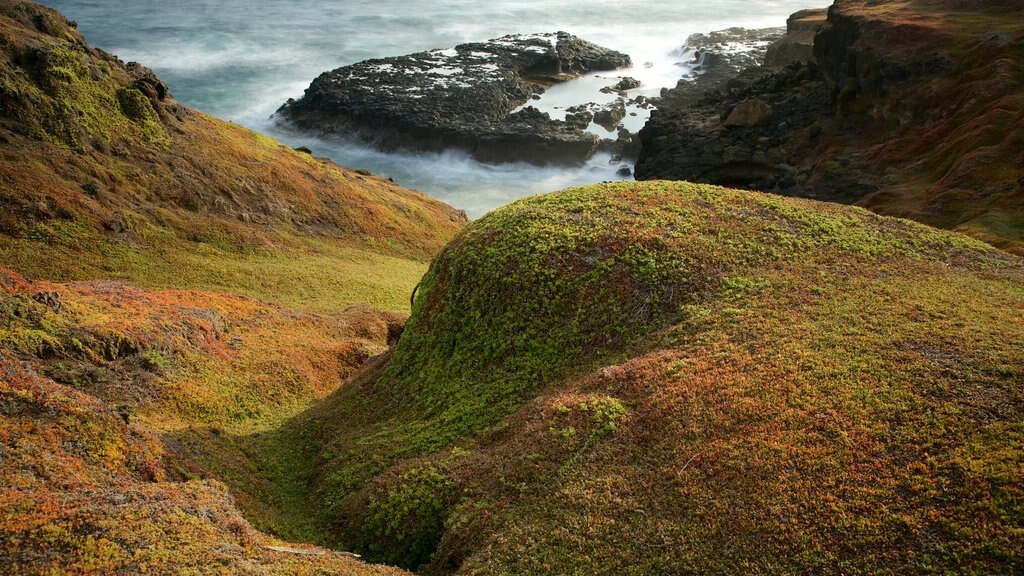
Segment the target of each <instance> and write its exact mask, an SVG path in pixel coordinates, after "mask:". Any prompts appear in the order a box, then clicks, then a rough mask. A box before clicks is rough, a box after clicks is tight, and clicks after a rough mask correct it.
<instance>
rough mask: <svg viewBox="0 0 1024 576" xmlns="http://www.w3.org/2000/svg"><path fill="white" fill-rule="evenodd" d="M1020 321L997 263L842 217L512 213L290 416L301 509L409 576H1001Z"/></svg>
mask: <svg viewBox="0 0 1024 576" xmlns="http://www.w3.org/2000/svg"><path fill="white" fill-rule="evenodd" d="M1022 309H1024V264H1022V262H1021V260H1020V259H1018V258H1016V257H1014V256H1010V255H1007V254H1005V253H1003V252H1000V251H997V250H995V249H993V248H991V247H989V246H987V245H985V244H982V243H980V242H978V241H975V240H972V239H970V238H967V237H965V236H961V235H958V234H954V233H950V232H942V231H937V230H934V229H931V228H928V227H925V226H922V225H919V224H914V223H911V222H908V221H904V220H897V219H892V218H886V217H880V216H877V215H874V214H871V213H869V212H867V211H865V210H862V209H858V208H850V207H841V206H835V205H829V204H822V203H817V202H812V201H799V200H792V199H784V198H780V197H774V196H770V195H763V194H757V193H745V192H737V191H730V190H727V189H722V188H717V187H711V186H698V185H691V184H686V183H664V182H653V183H621V184H614V185H601V186H593V187H586V188H579V189H572V190H567V191H563V192H558V193H555V194H550V195H544V196H538V197H534V198H530V199H526V200H522V201H519V202H516V203H514V204H512V205H510V206H508V207H506V208H503V209H500V210H498V211H496V212H494V213H492V214H490V215H488V216H486V217H484V218H482V219H481V220H479V221H478V222H475V223H474V224H473V225H472V226H470V227H469V228H468V229H467V230H465V231H464V232H463V233H461V234H460V235H459V236H457V237H456V239H455V240H454V241H453V242H452V243H451V244H450V245H449V246H448V247H447V248H446V249H445V250H444V251H443V252H442V253H441V254H440V255H439V256H438V257H437V258H436V259H435V261H434V263H433V265H432V266H431V268H430V271H429V272H428V274H427V276H426V277H425V278H424V280H423V282H422V284H421V286H420V289H419V292H418V296H417V299H416V303H415V307H414V312H413V316H412V318H411V319H410V321H409V323H408V325H407V327H406V330H405V332H404V333H403V335H402V338H401V340H400V342H399V345H398V347H397V348H396V350H395V351H394V353H393V355H392V356H390V358H389V359H385V358H382V359H380V360H378V361H375V362H374V363H372V365H371V366H370V367H369V368H368V369H367V370H366V371H365V372H364V373H363V374H362V375H360V376H357V377H356V380H355V381H354V382H353V385H350V386H348V387H345V388H343V389H341V390H340V391H338V392H337V393H335V394H334V395H333V396H332V397H331V398H329V399H328V401H326V402H325V403H323V404H321V405H319V406H317V407H315V408H313V409H312V410H311V411H310V412H308V413H307V414H306V415H304V417H303V418H304V426H305V432H306V434H308V435H309V438H311V439H312V438H320V439H322V438H328V437H329V438H332V439H333V441H332V443H329V444H327V445H326V446H325V447H324V448H323V449H322V451H321V456H320V463H319V472H318V476H317V478H316V479H315V480H316V488H317V494H318V496H319V498H320V500H321V502H323V508H324V510H325V511H326V512H327V514H328V515H329V517H328V521H333V530H334V538H335V540H334V542H336V543H338V544H341V545H344V546H352V547H355V548H356V549H358V550H360V551H362V552H365V553H367V554H368V555H369V556H370V557H371V558H374V559H383V560H387V561H390V562H397V563H400V564H401V565H404V566H408V567H417V566H419V567H423V568H426V569H427V570H428V571H431V572H434V571H436V572H452V571H457V572H460V573H469V574H473V573H488V574H491V573H502V574H535V573H564V574H594V573H606V574H651V573H685V572H701V573H703V572H716V573H734V572H738V571H752V572H787V573H788V572H814V573H818V572H829V573H831V572H835V573H839V572H842V573H904V572H908V571H909V572H942V571H946V570H958V571H964V572H974V573H989V572H993V571H1012V569H1013V567H1019V566H1020V563H1021V562H1022V561H1024V559H1022V557H1021V554H1020V550H1021V549H1022V548H1021V544H1022V540H1021V532H1020V526H1021V522H1022V519H1024V510H1022V509H1021V508H1020V504H1019V503H1020V502H1021V501H1022V496H1024V494H1022V492H1021V485H1020V482H1019V478H1020V473H1019V471H1020V466H1021V465H1022V462H1024V453H1022V452H1021V450H1020V449H1019V446H1020V441H1021V439H1022V437H1024V421H1022V408H1024V389H1022V388H1021V385H1020V376H1021V374H1022V373H1024V351H1022V350H1021V348H1020V346H1018V345H1017V343H1018V342H1019V341H1020V338H1021V337H1022V336H1024V321H1022V318H1021V310H1022ZM332 519H333V520H332Z"/></svg>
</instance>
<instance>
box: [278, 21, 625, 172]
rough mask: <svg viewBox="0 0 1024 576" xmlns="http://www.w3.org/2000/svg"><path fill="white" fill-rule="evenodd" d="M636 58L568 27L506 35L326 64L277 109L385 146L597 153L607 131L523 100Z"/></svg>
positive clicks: (308, 124) (497, 159)
mask: <svg viewBox="0 0 1024 576" xmlns="http://www.w3.org/2000/svg"><path fill="white" fill-rule="evenodd" d="M630 64H631V62H630V58H629V56H628V55H626V54H622V53H620V52H616V51H614V50H610V49H608V48H603V47H601V46H597V45H595V44H592V43H590V42H587V41H586V40H582V39H580V38H577V37H576V36H573V35H571V34H568V33H566V32H557V33H547V34H530V35H521V34H520V35H510V36H503V37H501V38H497V39H494V40H489V41H487V42H477V43H468V44H461V45H459V46H456V47H455V48H451V49H447V50H431V51H429V52H419V53H416V54H410V55H407V56H398V57H392V58H382V59H374V60H367V61H364V62H359V63H357V64H353V65H351V66H345V67H342V68H338V69H336V70H333V71H330V72H325V73H323V74H321V75H320V76H319V77H318V78H317V79H316V80H314V81H313V83H312V84H311V85H310V86H309V88H307V89H306V92H305V95H304V96H303V97H302V98H300V99H299V100H289V101H288V102H287V103H286V104H285V105H284V106H282V107H281V108H280V109H279V110H278V112H277V114H276V117H277V118H278V120H279V122H280V123H281V124H282V125H283V126H285V127H291V128H295V129H298V130H299V131H302V132H306V133H311V134H314V135H316V136H321V137H323V136H328V137H329V136H332V135H337V136H347V135H352V134H357V135H359V136H360V137H362V138H363V139H365V140H366V141H368V142H369V143H371V144H373V145H375V146H377V147H379V148H381V149H385V150H391V149H411V150H419V151H442V150H446V149H458V150H463V151H465V152H468V153H469V154H470V155H471V156H472V157H473V158H475V159H476V160H478V161H481V162H487V163H503V162H527V163H531V164H536V165H549V164H573V163H577V162H582V161H584V160H586V159H587V158H589V157H590V156H591V155H593V154H594V152H595V151H597V150H598V148H599V147H600V146H601V144H602V140H601V138H600V137H598V136H597V135H595V134H593V133H590V132H587V131H586V130H585V127H586V126H585V125H582V126H581V125H580V124H578V123H572V122H566V121H562V120H553V119H551V117H550V116H549V115H548V114H546V113H543V112H540V111H538V110H536V109H535V108H533V107H531V106H526V107H522V106H523V105H524V104H526V103H527V102H529V101H530V100H531V99H532V98H534V97H535V96H537V95H539V94H541V93H543V92H544V90H545V89H546V88H549V87H551V86H553V85H555V84H557V83H560V82H565V81H568V80H571V79H573V78H576V77H578V76H580V75H582V74H585V73H588V72H599V71H609V70H617V69H620V68H625V67H628V66H629V65H630ZM520 108H521V109H520ZM517 109H518V110H517Z"/></svg>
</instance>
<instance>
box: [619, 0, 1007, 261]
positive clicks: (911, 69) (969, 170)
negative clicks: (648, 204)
mask: <svg viewBox="0 0 1024 576" xmlns="http://www.w3.org/2000/svg"><path fill="white" fill-rule="evenodd" d="M1022 16H1024V5H1021V4H1020V3H1019V2H1008V1H998V0H996V1H993V2H985V3H971V4H970V6H967V7H965V6H964V3H963V2H954V1H952V0H948V1H947V0H941V1H924V0H915V1H912V2H905V3H893V2H865V1H861V0H838V1H837V2H836V3H835V4H834V5H833V6H831V7H830V8H829V9H828V11H827V13H826V12H825V11H804V12H799V13H797V14H794V15H793V17H791V18H790V20H789V23H788V34H787V36H786V38H785V39H783V40H780V41H777V42H775V43H773V44H772V45H771V46H770V47H768V48H767V49H766V50H765V60H764V63H763V64H762V65H761V66H760V67H758V68H752V69H747V70H745V71H743V72H741V73H739V74H738V76H736V77H734V78H733V79H731V80H727V81H725V82H724V83H721V84H719V85H717V86H713V87H710V88H708V89H706V90H695V89H694V87H693V86H689V85H686V86H679V87H677V88H676V89H674V90H672V91H670V92H669V93H668V94H666V95H665V97H664V98H663V99H662V102H661V103H660V104H659V109H658V110H657V111H656V112H655V113H654V114H652V116H651V119H650V121H649V122H648V124H647V126H646V127H645V128H644V130H643V131H641V133H640V140H641V145H642V150H641V153H640V157H639V160H638V161H637V164H636V177H637V178H638V179H679V180H690V181H696V182H706V183H713V184H721V185H728V186H735V187H742V188H750V189H759V190H766V191H772V192H776V193H781V194H785V195H793V196H805V197H812V198H821V199H826V200H832V201H840V202H846V203H857V204H860V205H862V206H865V207H868V208H870V209H872V210H874V211H876V212H880V213H883V214H888V215H896V216H903V217H908V218H913V219H916V220H919V221H922V222H925V223H928V224H931V225H935V226H940V227H944V228H952V229H957V230H960V231H964V232H967V233H970V234H972V235H974V236H977V237H979V238H982V239H985V240H986V241H989V242H992V243H994V244H995V245H997V246H1000V247H1004V248H1007V249H1010V250H1014V251H1018V252H1019V251H1022V250H1024V242H1022V240H1024V228H1022V227H1021V226H1020V222H1021V221H1022V219H1024V80H1022V78H1024V75H1022V74H1021V71H1022V60H1021V58H1020V54H1021V47H1022V46H1024V17H1022ZM708 65H709V67H714V66H715V64H714V62H710V63H709V64H708ZM727 71H728V69H727Z"/></svg>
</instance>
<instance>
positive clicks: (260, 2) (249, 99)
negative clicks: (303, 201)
mask: <svg viewBox="0 0 1024 576" xmlns="http://www.w3.org/2000/svg"><path fill="white" fill-rule="evenodd" d="M47 3H48V4H49V5H50V6H52V7H54V8H57V9H58V10H60V11H62V12H63V13H64V14H65V16H67V17H68V18H69V19H71V20H75V21H76V22H78V25H79V30H81V31H82V33H84V34H85V35H86V37H87V38H88V40H89V42H90V44H91V45H93V46H96V47H99V48H102V49H104V50H106V51H108V52H111V53H113V54H116V55H118V56H119V57H121V58H122V59H123V60H125V61H137V62H141V63H142V64H144V65H146V66H149V67H150V68H152V69H154V70H155V71H156V72H157V74H158V75H159V76H160V77H161V78H162V79H163V80H164V81H165V82H167V84H168V85H169V86H170V89H171V92H172V93H173V94H174V95H175V97H176V98H177V99H178V100H179V101H180V102H182V103H184V104H186V105H188V106H192V107H194V108H197V109H199V110H202V111H204V112H207V113H210V114H213V115H214V116H218V117H220V118H223V119H226V120H231V121H234V122H237V123H239V124H242V125H245V126H248V127H250V128H252V129H254V130H258V131H260V132H264V133H266V134H269V135H271V136H273V137H275V138H277V139H279V140H281V141H283V142H285V143H287V144H290V145H293V146H300V145H302V146H307V147H309V148H310V149H312V150H313V152H314V153H315V154H317V155H319V156H327V157H329V158H331V159H333V160H335V161H336V162H338V163H339V164H342V165H344V166H349V167H353V168H365V169H368V170H371V171H373V172H374V173H377V174H381V175H384V176H390V177H392V178H394V179H395V181H396V182H397V183H399V184H401V185H403V186H406V187H409V188H414V189H418V190H420V191H422V192H425V193H427V194H429V195H431V196H434V197H436V198H439V199H441V200H443V201H445V202H448V203H449V204H452V205H453V206H456V207H458V208H462V209H464V210H466V211H467V212H468V213H469V215H470V216H471V217H477V216H480V215H481V214H483V213H485V212H487V211H489V210H491V209H494V208H496V207H498V206H501V205H503V204H506V203H508V202H510V201H512V200H514V199H516V198H520V197H522V196H527V195H530V194H536V193H541V192H548V191H552V190H557V189H560V188H564V187H567V186H572V185H578V184H587V183H593V182H600V181H604V180H615V179H619V177H617V176H616V175H615V171H616V169H617V168H618V166H619V165H618V164H611V163H609V158H608V156H606V155H605V156H600V155H599V156H596V157H595V158H593V159H592V160H591V161H589V162H587V163H586V164H585V165H582V166H574V167H548V168H538V167H533V166H527V165H515V164H513V165H497V166H492V165H485V164H480V163H478V162H475V161H473V160H471V159H469V158H468V157H466V156H465V155H464V154H460V153H444V154H411V153H384V152H380V151H376V150H373V149H369V148H367V147H366V146H363V145H362V144H361V143H360V142H358V141H355V140H344V139H332V140H330V141H323V140H320V139H315V138H309V137H304V136H297V135H294V134H289V133H286V132H284V131H282V130H281V129H280V128H278V127H277V126H275V124H274V122H273V121H272V120H271V119H270V116H271V115H272V114H273V112H274V111H275V110H276V109H277V108H278V107H279V106H280V105H281V104H282V103H284V102H285V101H286V100H287V99H288V98H298V97H300V96H301V95H302V92H303V90H304V89H305V88H306V87H307V86H308V85H309V83H310V82H311V81H312V80H313V78H315V77H316V76H317V75H319V74H320V73H321V72H323V71H326V70H331V69H334V68H337V67H339V66H344V65H346V64H352V63H355V62H358V61H361V60H366V59H369V58H381V57H386V56H397V55H401V54H408V53H412V52H418V51H422V50H430V49H434V48H449V47H452V46H454V45H456V44H459V43H462V42H469V41H480V40H486V39H489V38H496V37H499V36H503V35H505V34H512V33H535V32H554V31H559V30H564V31H566V32H570V33H572V34H576V35H577V36H580V37H582V38H585V39H587V40H590V41H592V42H596V43H597V44H600V45H602V46H606V47H609V48H613V49H616V50H619V51H622V52H626V53H627V54H629V55H630V56H632V58H633V62H634V66H635V68H634V69H631V70H626V71H621V72H616V73H615V74H608V73H605V75H607V76H616V75H628V76H633V77H635V78H638V79H640V80H641V81H642V82H643V85H642V86H641V88H640V89H638V90H636V91H631V92H630V96H634V95H637V94H646V95H657V94H658V93H659V91H660V89H661V88H662V87H671V86H674V85H675V84H676V82H677V81H678V79H679V78H680V77H682V76H683V75H685V74H688V73H690V70H689V68H688V67H687V66H686V65H685V58H683V57H682V56H680V54H679V48H680V47H681V46H682V44H683V43H684V42H685V40H686V38H687V37H688V36H689V35H690V34H692V33H696V32H708V31H711V30H720V29H723V28H728V27H731V26H744V27H748V28H762V27H769V26H783V25H784V24H785V19H786V17H787V16H788V15H789V14H791V13H792V12H795V11H796V10H800V9H802V8H809V7H814V6H815V5H814V4H813V3H812V4H808V3H807V2H806V0H771V1H769V0H706V1H704V2H689V3H687V2H676V1H672V2H669V1H637V0H563V1H562V2H550V1H548V0H545V1H540V0H525V1H503V0H492V1H487V2H485V1H482V0H476V1H474V0H430V1H426V0H406V1H399V0H377V1H376V2H372V3H371V2H354V1H337V0H334V1H332V0H288V1H281V0H275V1H270V0H174V1H167V0H134V1H132V2H124V1H119V0H51V1H49V2H47ZM822 4H823V3H822ZM608 84H614V80H611V81H607V79H604V78H585V79H581V80H579V81H577V82H575V83H572V84H570V85H563V86H559V87H557V89H556V90H552V91H550V93H549V94H548V95H547V96H546V97H545V98H544V99H543V100H542V101H540V102H537V103H534V105H537V106H538V107H539V108H541V109H544V110H547V111H549V112H552V113H553V115H555V114H557V111H558V110H560V109H561V108H563V107H564V106H566V105H572V103H584V102H589V101H599V100H598V98H599V97H600V96H603V95H599V94H598V93H597V92H596V89H597V88H600V87H601V86H606V85H608ZM633 111H634V112H637V113H638V114H637V116H631V117H628V118H627V121H626V122H627V126H628V127H630V128H631V129H636V128H638V127H640V126H642V125H643V120H644V117H643V114H644V112H643V111H637V110H633Z"/></svg>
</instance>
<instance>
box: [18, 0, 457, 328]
mask: <svg viewBox="0 0 1024 576" xmlns="http://www.w3.org/2000/svg"><path fill="white" fill-rule="evenodd" d="M0 70H2V71H3V73H2V74H0V173H2V174H3V177H2V178H0V264H2V265H4V266H7V267H11V268H13V269H15V270H17V271H19V272H21V273H23V274H28V275H31V276H33V277H43V278H47V279H50V280H57V281H65V280H81V279H119V280H128V281H131V282H133V283H135V284H136V285H141V286H145V287H151V288H185V289H193V288H194V289H201V290H210V289H213V290H221V291H229V292H236V293H238V292H241V293H244V294H247V295H250V296H254V297H258V298H261V299H264V300H269V301H274V302H279V303H284V304H287V305H289V306H293V307H298V308H304V309H316V310H319V311H337V310H340V309H343V308H344V307H346V306H348V305H349V304H352V303H354V302H366V303H371V304H375V305H378V306H384V307H389V308H393V309H401V308H404V302H406V299H407V298H408V294H409V292H410V291H411V290H412V288H413V286H414V285H415V283H416V280H417V279H418V278H419V277H420V276H421V275H422V273H423V271H424V270H425V268H426V259H427V258H429V257H430V256H432V255H433V254H435V253H436V252H437V250H438V249H439V248H440V247H441V246H442V245H443V244H444V243H445V242H446V241H447V240H448V239H449V238H450V237H451V236H452V234H454V232H455V231H456V230H457V229H458V228H459V227H461V226H462V224H463V223H464V222H465V216H464V215H463V214H461V213H459V212H458V211H456V210H454V209H452V208H450V207H448V206H446V205H444V204H442V203H440V202H437V201H435V200H431V199H429V198H427V197H426V196H424V195H422V194H419V193H416V192H410V191H408V190H403V189H401V188H399V187H398V186H396V185H394V184H393V183H392V182H389V181H386V180H383V179H380V178H377V177H374V176H370V175H367V174H364V173H358V172H354V171H351V170H346V169H343V168H340V167H338V166H336V165H334V164H332V163H331V162H329V161H326V160H323V159H317V158H314V157H312V156H310V155H308V154H303V153H301V152H297V151H294V150H291V149H289V148H287V147H285V146H283V145H281V144H279V143H277V142H274V141H273V140H271V139H269V138H266V137H264V136H261V135H259V134H256V133H254V132H252V131H249V130H247V129H244V128H242V127H239V126H237V125H234V124H230V123H227V122H222V121H219V120H216V119H214V118H211V117H209V116H206V115H204V114H200V113H198V112H195V111H193V110H190V109H188V108H185V107H184V106H181V105H179V104H178V103H177V102H175V101H174V99H173V97H172V96H171V94H170V93H169V92H168V90H167V86H166V85H164V84H163V82H161V81H160V80H159V79H158V78H157V77H156V76H155V75H153V73H152V72H151V71H149V70H147V69H146V68H143V67H142V66H139V65H138V64H135V63H130V64H127V65H126V64H124V63H123V62H121V61H120V60H118V59H117V58H116V57H114V56H111V55H110V54H107V53H105V52H103V51H101V50H95V49H91V48H89V46H88V45H87V44H86V42H85V40H84V38H82V36H81V35H80V34H79V33H78V32H77V31H76V30H75V29H74V26H73V25H72V24H71V23H69V22H67V21H66V20H65V19H64V18H63V17H62V16H61V15H60V14H58V13H57V12H55V11H53V10H50V9H47V8H43V7H41V6H38V5H36V4H34V3H31V2H26V1H23V0H2V1H0ZM385 270H386V271H387V272H386V273H385V272H383V271H385Z"/></svg>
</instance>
